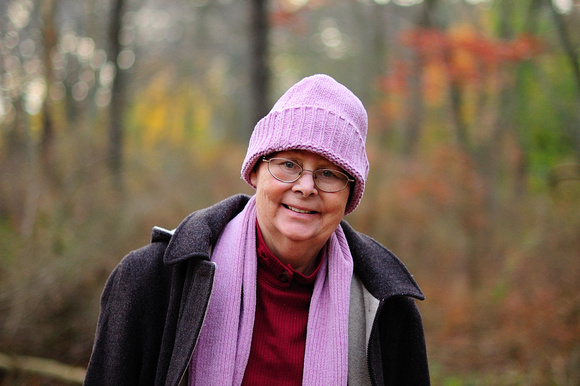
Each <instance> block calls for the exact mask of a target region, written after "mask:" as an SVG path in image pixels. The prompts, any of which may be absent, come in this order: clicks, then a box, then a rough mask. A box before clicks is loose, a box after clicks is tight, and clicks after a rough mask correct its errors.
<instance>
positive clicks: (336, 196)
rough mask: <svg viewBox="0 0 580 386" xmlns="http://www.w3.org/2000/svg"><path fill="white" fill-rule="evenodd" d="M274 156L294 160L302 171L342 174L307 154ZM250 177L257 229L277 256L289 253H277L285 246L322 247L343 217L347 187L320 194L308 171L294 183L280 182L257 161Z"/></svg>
mask: <svg viewBox="0 0 580 386" xmlns="http://www.w3.org/2000/svg"><path fill="white" fill-rule="evenodd" d="M275 156H276V157H280V158H287V159H289V160H291V161H294V162H296V163H297V164H299V165H300V166H302V168H303V169H305V170H316V169H322V168H326V169H334V170H339V171H343V172H344V170H342V169H341V168H340V167H338V166H336V165H334V164H333V163H332V162H330V161H328V160H327V159H326V158H324V157H322V156H320V155H318V154H315V153H311V152H308V151H302V150H291V151H284V152H280V153H276V155H275ZM267 158H270V157H267ZM250 178H251V181H252V184H254V186H256V206H257V216H258V223H259V224H260V230H261V231H262V234H263V237H264V241H265V242H266V245H267V246H268V248H270V250H271V251H272V252H273V253H274V254H275V255H277V256H278V257H281V256H284V254H287V253H288V252H289V251H280V250H278V249H279V248H284V246H291V245H294V246H298V245H300V244H302V245H303V246H304V247H308V246H312V247H316V246H319V247H320V248H321V247H322V246H323V245H324V244H325V243H326V241H327V240H328V238H329V237H330V235H331V234H332V232H334V230H335V229H336V227H337V226H338V225H339V223H340V221H341V220H342V218H343V216H344V211H345V208H346V204H347V201H348V197H349V193H350V189H349V188H348V187H347V188H346V189H343V190H341V191H339V192H335V193H327V192H322V191H320V190H318V189H317V188H316V185H315V184H314V179H313V175H312V173H310V172H305V173H303V174H302V176H301V177H300V178H299V179H298V180H297V181H295V182H292V183H286V182H281V181H278V180H277V179H275V178H274V177H273V176H272V175H271V174H270V172H269V171H268V163H267V162H260V164H259V166H258V168H257V170H256V171H254V172H252V173H251V175H250ZM315 252H316V253H317V252H318V251H315Z"/></svg>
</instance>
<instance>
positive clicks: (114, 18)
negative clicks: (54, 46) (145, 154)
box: [108, 0, 127, 191]
mask: <svg viewBox="0 0 580 386" xmlns="http://www.w3.org/2000/svg"><path fill="white" fill-rule="evenodd" d="M125 1H126V0H115V1H113V4H112V7H111V24H110V28H109V58H110V59H111V60H113V61H114V63H115V67H116V75H115V78H114V80H113V85H112V94H111V104H110V105H109V149H108V153H109V154H108V156H109V168H110V171H111V173H112V176H113V184H114V188H115V189H116V190H118V191H122V190H123V179H122V169H123V137H124V120H123V118H124V110H125V105H126V83H127V81H126V73H125V72H124V71H123V70H121V69H120V68H119V65H118V63H117V58H118V56H119V53H120V52H121V43H120V41H119V37H120V33H121V27H122V25H121V23H122V17H123V13H124V8H125Z"/></svg>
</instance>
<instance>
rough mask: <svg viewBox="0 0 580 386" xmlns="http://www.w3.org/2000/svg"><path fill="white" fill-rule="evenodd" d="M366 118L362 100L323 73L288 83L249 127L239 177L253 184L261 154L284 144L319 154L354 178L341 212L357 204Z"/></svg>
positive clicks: (365, 168)
mask: <svg viewBox="0 0 580 386" xmlns="http://www.w3.org/2000/svg"><path fill="white" fill-rule="evenodd" d="M367 126H368V118H367V112H366V110H365V108H364V106H363V104H362V103H361V101H360V100H359V99H358V98H357V97H356V96H355V95H354V94H353V93H352V92H351V91H350V90H349V89H347V88H346V87H345V86H343V85H342V84H340V83H338V82H337V81H335V80H334V79H332V78H331V77H329V76H328V75H312V76H309V77H307V78H304V79H302V80H301V81H300V82H298V83H296V84H295V85H294V86H292V87H291V88H290V89H289V90H288V91H286V93H285V94H284V95H282V97H281V98H280V99H279V100H278V102H276V104H275V105H274V107H273V108H272V110H271V111H270V112H269V113H268V115H266V116H265V117H264V118H262V119H261V120H260V121H259V122H258V123H257V124H256V127H255V128H254V132H253V133H252V137H251V138H250V143H249V145H248V151H247V153H246V158H245V159H244V163H243V164H242V178H243V179H244V180H246V182H247V183H248V184H250V185H251V186H252V187H254V188H255V186H253V185H252V183H251V181H250V173H251V172H252V169H253V168H254V165H255V164H256V162H257V161H258V160H259V159H260V157H262V156H264V155H268V154H270V153H274V152H279V151H285V150H293V149H298V150H307V151H310V152H313V153H317V154H320V155H321V156H323V157H325V158H326V159H328V160H329V161H331V162H333V163H334V164H335V165H337V166H340V167H341V168H343V169H344V170H345V171H346V172H347V173H348V174H350V175H351V176H352V177H353V178H354V179H355V180H356V182H355V183H354V188H353V189H352V190H351V193H350V197H349V199H348V203H347V205H346V210H345V214H349V213H351V212H352V211H353V210H355V209H356V207H357V206H358V205H359V203H360V200H361V199H362V196H363V192H364V190H365V181H366V179H367V177H368V173H369V161H368V159H367V154H366V151H365V141H366V136H367Z"/></svg>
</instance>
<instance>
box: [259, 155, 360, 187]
mask: <svg viewBox="0 0 580 386" xmlns="http://www.w3.org/2000/svg"><path fill="white" fill-rule="evenodd" d="M262 161H264V162H267V163H268V171H269V172H270V174H271V175H272V177H274V178H275V179H277V180H278V181H281V182H287V183H292V182H295V181H298V179H299V178H300V177H301V176H302V174H303V173H304V172H311V173H312V177H313V178H314V185H316V187H317V188H318V189H319V190H321V191H323V192H327V193H335V192H340V191H341V190H343V189H344V188H346V187H347V186H348V183H349V182H354V181H355V180H353V179H352V178H350V177H349V176H348V175H347V174H345V173H343V172H341V171H338V170H333V169H316V170H306V169H303V168H302V166H300V165H299V164H297V163H296V162H294V161H291V160H289V159H286V158H270V159H266V158H262Z"/></svg>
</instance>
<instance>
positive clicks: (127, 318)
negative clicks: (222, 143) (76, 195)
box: [85, 75, 429, 385]
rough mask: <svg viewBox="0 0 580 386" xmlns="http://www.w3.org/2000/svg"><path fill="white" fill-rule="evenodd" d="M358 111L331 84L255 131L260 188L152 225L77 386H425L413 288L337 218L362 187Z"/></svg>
mask: <svg viewBox="0 0 580 386" xmlns="http://www.w3.org/2000/svg"><path fill="white" fill-rule="evenodd" d="M366 133H367V114H366V111H365V109H364V107H363V105H362V103H361V102H360V100H359V99H358V98H357V97H356V96H355V95H354V94H353V93H352V92H350V91H349V90H348V89H347V88H346V87H344V86H343V85H341V84H339V83H337V82H336V81H335V80H334V79H332V78H330V77H328V76H326V75H314V76H311V77H307V78H305V79H303V80H302V81H300V82H299V83H297V84H296V85H294V86H293V87H292V88H290V89H289V90H288V91H287V92H286V93H285V94H284V95H283V96H282V97H281V98H280V100H279V101H278V102H277V103H276V104H275V105H274V107H273V109H272V110H271V111H270V113H269V114H268V115H267V116H266V117H264V118H263V119H262V120H260V122H258V124H257V125H256V127H255V129H254V132H253V134H252V137H251V139H250V144H249V147H248V151H247V154H246V158H245V160H244V162H243V165H242V177H243V178H244V179H245V180H246V181H247V182H248V183H249V184H250V185H251V186H252V187H254V188H255V189H256V194H255V195H254V196H252V197H247V196H244V195H238V196H234V197H231V198H229V199H226V200H225V201H222V202H220V203H218V204H216V205H214V206H212V207H210V208H207V209H204V210H200V211H197V212H194V213H192V214H191V215H190V216H189V217H187V218H186V219H185V220H184V221H183V222H182V223H181V224H180V225H179V226H178V227H177V228H176V229H175V230H174V231H167V230H164V229H161V228H154V230H153V235H152V242H151V244H149V245H148V246H146V247H144V248H141V249H139V250H136V251H133V252H131V253H130V254H129V255H127V256H126V257H125V258H124V259H123V260H122V261H121V262H120V263H119V265H118V267H117V268H116V269H115V270H114V272H113V273H112V274H111V277H110V278H109V280H108V282H107V285H106V287H105V290H104V292H103V296H102V301H101V315H100V317H99V322H98V327H97V334H96V339H95V344H94V348H93V354H92V356H91V360H90V363H89V367H88V370H87V376H86V381H85V383H86V384H87V385H122V384H139V385H147V384H151V385H178V384H184V385H185V384H190V385H301V384H302V385H346V384H349V385H383V384H385V385H386V384H389V385H394V384H405V385H425V384H429V373H428V366H427V356H426V350H425V339H424V334H423V326H422V322H421V317H420V315H419V312H418V309H417V307H416V305H415V301H414V299H413V298H415V299H423V294H422V293H421V291H420V289H419V287H418V286H417V284H416V283H415V281H414V280H413V279H412V277H411V275H410V274H409V272H408V271H407V270H406V268H405V267H404V266H403V264H402V263H401V262H400V261H399V260H398V259H397V258H396V257H395V256H394V255H393V254H392V253H391V252H390V251H389V250H387V249H386V248H385V247H383V246H382V245H380V244H379V243H377V242H376V241H374V240H373V239H371V238H369V237H368V236H365V235H363V234H360V233H358V232H356V231H354V230H353V229H352V228H351V227H350V226H349V225H348V224H347V223H346V222H345V221H343V217H344V216H345V215H346V214H349V213H351V212H352V211H353V210H355V208H356V207H357V206H358V205H359V203H360V201H361V198H362V195H363V192H364V188H365V181H366V178H367V175H368V170H369V166H368V160H367V156H366V151H365V140H366Z"/></svg>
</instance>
